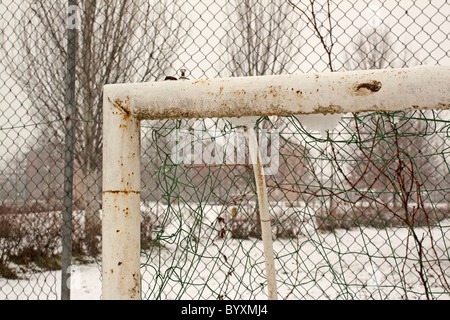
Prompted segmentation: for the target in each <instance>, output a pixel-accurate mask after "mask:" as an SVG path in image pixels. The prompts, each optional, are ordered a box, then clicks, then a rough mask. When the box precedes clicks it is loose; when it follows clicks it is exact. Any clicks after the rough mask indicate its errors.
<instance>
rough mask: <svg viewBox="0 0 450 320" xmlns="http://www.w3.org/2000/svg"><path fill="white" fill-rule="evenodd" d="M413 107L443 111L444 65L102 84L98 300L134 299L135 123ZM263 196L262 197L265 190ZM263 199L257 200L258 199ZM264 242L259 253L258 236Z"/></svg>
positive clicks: (449, 102)
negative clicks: (100, 297)
mask: <svg viewBox="0 0 450 320" xmlns="http://www.w3.org/2000/svg"><path fill="white" fill-rule="evenodd" d="M416 109H419V110H430V109H433V110H437V109H450V67H447V66H419V67H413V68H405V69H382V70H364V71H345V72H326V73H308V74H301V73H298V74H289V75H276V76H258V77H235V78H217V79H200V80H183V81H162V82H148V83H125V84H109V85H105V86H104V87H103V186H102V187H103V193H102V194H103V197H102V297H103V299H140V296H141V289H140V190H141V186H140V183H141V180H140V157H141V155H140V121H141V120H146V119H147V120H157V119H192V118H236V117H237V118H240V117H247V116H257V117H261V116H272V115H278V116H281V115H301V114H333V113H340V114H345V113H359V112H369V111H378V112H392V111H400V110H416ZM250 129H252V128H250ZM255 173H256V169H255ZM261 181H264V180H261ZM262 190H263V191H264V188H262ZM258 192H259V191H258ZM259 198H260V197H259V195H258V199H259ZM263 198H264V197H263V194H262V198H261V199H263ZM261 222H262V223H263V222H264V223H269V224H270V219H269V220H265V219H263V217H262V219H261ZM266 227H267V226H266ZM270 240H271V239H270ZM263 242H264V247H266V245H267V242H266V241H265V239H264V237H263ZM266 253H267V252H266V250H265V254H266ZM272 254H273V253H272ZM272 259H273V256H272ZM269 262H270V254H269V256H267V255H266V272H267V278H268V282H269V281H275V280H274V278H273V277H272V280H270V278H271V275H272V276H273V275H274V272H275V270H270V268H269V267H270V265H269V266H268V263H269ZM272 267H273V266H272ZM272 285H273V284H272ZM272 289H274V290H275V292H273V290H272V291H271V288H270V284H268V298H271V299H275V298H276V287H275V288H272Z"/></svg>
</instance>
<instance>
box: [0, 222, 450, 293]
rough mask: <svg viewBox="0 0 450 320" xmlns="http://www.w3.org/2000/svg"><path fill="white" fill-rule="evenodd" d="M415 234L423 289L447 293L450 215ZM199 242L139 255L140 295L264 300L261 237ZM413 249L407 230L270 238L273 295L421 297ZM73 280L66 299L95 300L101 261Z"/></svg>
mask: <svg viewBox="0 0 450 320" xmlns="http://www.w3.org/2000/svg"><path fill="white" fill-rule="evenodd" d="M416 233H417V235H418V236H419V237H422V236H424V240H423V242H422V244H423V248H424V252H425V259H424V263H423V266H424V270H425V271H424V274H423V275H424V276H425V277H426V283H427V290H428V293H429V295H430V297H431V298H434V299H449V298H450V295H449V292H448V287H447V289H444V287H445V284H446V283H448V282H450V259H449V251H448V246H449V244H450V220H445V221H441V223H440V227H438V228H434V229H432V232H431V235H432V237H433V244H434V246H433V249H434V250H432V248H431V246H430V239H431V238H430V233H429V232H428V229H427V228H416ZM205 244H206V242H204V241H202V240H200V241H196V242H192V243H190V244H188V243H185V244H184V245H182V246H181V247H182V248H181V249H180V247H179V249H178V250H175V246H174V245H171V244H170V243H162V245H163V246H162V247H159V248H158V249H155V250H153V251H152V252H150V251H149V252H147V253H143V255H142V264H143V267H142V269H141V272H142V297H143V298H145V299H156V298H157V299H165V300H166V299H180V298H182V299H195V300H196V299H217V298H219V297H222V298H225V299H227V298H228V299H265V297H266V295H265V290H266V289H265V287H263V286H262V285H261V283H264V282H265V281H264V257H263V254H262V243H261V242H260V241H255V239H248V240H237V239H226V240H225V239H216V240H214V241H209V242H207V245H206V246H205ZM416 248H417V245H416V244H415V242H414V241H413V239H412V237H411V236H408V229H406V228H392V229H389V228H388V229H373V228H357V229H353V230H338V231H336V232H334V233H323V232H313V233H311V234H310V235H309V236H307V235H301V236H300V237H299V239H298V240H297V239H294V240H289V239H280V240H274V252H275V258H276V268H277V285H278V293H279V298H280V299H285V298H287V299H404V298H408V299H425V298H426V296H425V287H424V285H423V282H422V281H421V278H420V274H419V272H418V271H419V265H418V255H417V249H416ZM194 249H195V250H194ZM405 257H406V259H405ZM436 257H438V258H439V263H438V261H437V260H436ZM157 261H162V262H161V265H158V264H157ZM180 279H181V281H180ZM71 280H72V282H71V284H72V291H71V297H72V299H74V300H76V299H89V300H93V299H101V266H100V264H97V263H92V264H87V265H77V266H75V267H74V268H73V274H72V276H71ZM60 281H61V271H52V272H42V273H34V274H30V275H29V279H27V280H6V279H0V300H4V299H13V300H14V299H59V298H60V288H61V283H60ZM206 282H207V283H208V285H204V284H205V283H206ZM187 283H189V284H187ZM446 290H447V291H446Z"/></svg>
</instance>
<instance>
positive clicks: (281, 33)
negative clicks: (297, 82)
mask: <svg viewBox="0 0 450 320" xmlns="http://www.w3.org/2000/svg"><path fill="white" fill-rule="evenodd" d="M233 3H234V5H235V10H234V11H233V12H232V13H231V14H230V16H231V23H230V26H229V28H228V30H227V34H226V37H225V41H224V43H225V46H226V47H225V50H226V53H227V59H228V68H229V71H230V72H231V76H236V77H239V76H259V75H267V74H281V73H286V72H289V70H290V67H291V66H292V65H293V62H295V58H296V55H297V54H298V52H299V46H300V44H299V43H298V41H299V40H298V35H299V32H300V31H299V30H300V28H298V26H296V24H298V22H296V21H295V20H293V19H290V13H291V12H292V8H291V7H290V6H289V5H288V4H287V3H286V2H285V1H282V0H279V1H270V2H269V1H256V0H244V1H233ZM293 21H294V22H293Z"/></svg>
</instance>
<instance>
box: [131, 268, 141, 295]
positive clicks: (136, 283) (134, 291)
mask: <svg viewBox="0 0 450 320" xmlns="http://www.w3.org/2000/svg"><path fill="white" fill-rule="evenodd" d="M132 277H133V282H134V286H133V287H132V288H130V289H129V292H130V296H131V297H132V298H134V297H136V296H137V295H139V290H140V288H139V274H137V273H133V274H132Z"/></svg>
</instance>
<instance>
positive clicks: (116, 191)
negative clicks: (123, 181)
mask: <svg viewBox="0 0 450 320" xmlns="http://www.w3.org/2000/svg"><path fill="white" fill-rule="evenodd" d="M102 193H103V194H106V193H111V194H141V192H140V191H134V190H107V191H103V192H102Z"/></svg>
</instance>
